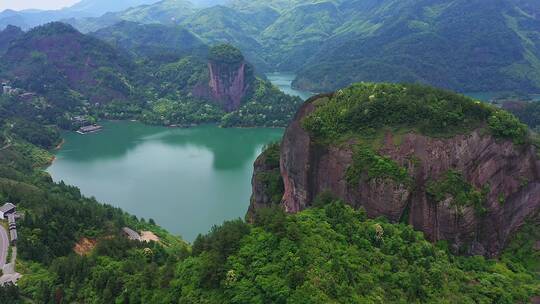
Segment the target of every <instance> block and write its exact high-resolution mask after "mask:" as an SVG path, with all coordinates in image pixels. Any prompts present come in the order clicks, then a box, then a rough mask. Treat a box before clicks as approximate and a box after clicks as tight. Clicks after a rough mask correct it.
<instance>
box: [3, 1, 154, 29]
mask: <svg viewBox="0 0 540 304" xmlns="http://www.w3.org/2000/svg"><path fill="white" fill-rule="evenodd" d="M157 1H158V0H114V1H111V0H81V1H80V2H78V3H76V4H74V5H72V6H70V7H67V8H63V9H59V10H23V11H14V10H5V11H3V12H0V29H3V28H5V27H6V26H7V25H15V26H18V27H21V28H23V29H29V28H31V27H34V26H37V25H41V24H44V23H47V22H52V21H58V20H62V19H69V18H83V17H98V16H101V15H103V14H105V13H108V12H118V11H123V10H125V9H127V8H130V7H135V6H140V5H145V4H152V3H155V2H157Z"/></svg>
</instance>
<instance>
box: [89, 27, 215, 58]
mask: <svg viewBox="0 0 540 304" xmlns="http://www.w3.org/2000/svg"><path fill="white" fill-rule="evenodd" d="M91 35H92V36H94V37H96V38H99V39H101V40H104V41H106V42H108V43H110V44H112V45H113V46H115V47H118V48H121V49H123V50H124V51H125V52H128V53H131V54H132V55H135V56H143V57H152V58H156V57H168V56H170V57H173V58H177V59H179V58H181V57H183V56H186V55H196V56H203V57H204V56H206V54H207V53H208V46H207V45H206V44H205V43H204V42H202V40H201V39H200V38H199V37H197V36H195V35H194V34H193V33H191V32H190V31H188V30H186V29H184V28H182V27H180V26H167V25H161V24H141V23H135V22H131V21H121V22H119V23H116V24H114V25H112V26H109V27H106V28H103V29H101V30H99V31H97V32H93V33H91ZM164 60H165V59H164Z"/></svg>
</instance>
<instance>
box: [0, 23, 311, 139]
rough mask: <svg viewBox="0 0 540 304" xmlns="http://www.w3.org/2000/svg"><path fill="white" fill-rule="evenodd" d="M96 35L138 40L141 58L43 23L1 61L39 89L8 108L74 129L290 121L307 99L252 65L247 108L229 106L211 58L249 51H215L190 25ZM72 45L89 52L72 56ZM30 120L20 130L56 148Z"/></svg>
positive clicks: (12, 75) (235, 59) (23, 85)
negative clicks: (132, 122)
mask: <svg viewBox="0 0 540 304" xmlns="http://www.w3.org/2000/svg"><path fill="white" fill-rule="evenodd" d="M177 30H179V31H177ZM94 35H95V36H98V37H101V38H103V39H105V40H107V41H109V42H111V43H113V44H114V45H115V46H118V47H120V48H127V47H133V48H134V50H133V51H134V52H135V54H134V56H136V60H133V58H131V57H130V56H126V53H125V51H124V50H121V49H117V48H114V47H112V46H111V45H108V44H106V43H104V42H102V41H100V40H98V39H96V38H93V37H90V36H87V35H83V34H81V33H79V32H77V31H76V30H75V29H73V28H72V27H70V26H69V25H65V24H62V23H50V24H47V25H44V26H40V27H37V28H35V29H33V30H31V31H29V32H28V33H26V34H24V35H23V36H22V37H20V39H18V40H16V41H13V45H12V47H10V48H8V50H7V52H6V54H4V55H3V56H2V60H0V77H2V78H4V77H5V78H6V79H12V80H13V86H15V87H17V88H20V89H23V90H26V91H30V92H35V93H37V94H38V96H37V97H34V98H32V100H29V101H28V100H25V101H24V102H21V100H20V99H19V98H17V97H13V98H11V99H10V100H9V101H6V102H5V104H9V107H7V106H6V108H7V110H9V111H10V112H12V113H17V115H23V114H24V116H25V118H28V120H30V121H32V120H33V119H34V118H38V117H39V118H40V119H39V120H40V121H39V124H37V125H38V126H39V125H41V124H47V125H58V126H60V127H61V128H64V129H68V130H72V129H76V128H78V127H80V126H79V125H78V124H77V123H76V122H74V121H72V118H73V117H76V116H84V117H87V118H88V119H89V121H96V120H97V119H99V118H104V119H137V120H140V121H143V122H146V123H150V124H159V125H167V126H168V125H178V126H191V125H193V124H202V123H218V124H221V125H222V126H225V127H253V126H269V127H284V126H286V125H287V124H288V122H289V121H290V119H291V118H292V115H294V113H295V112H296V110H297V109H298V107H299V106H300V104H301V103H302V101H301V100H300V99H299V98H296V97H291V96H288V95H285V94H284V93H282V92H281V91H279V90H278V89H277V88H275V87H274V86H273V85H272V84H270V83H269V82H268V81H265V80H262V79H259V78H256V77H255V76H254V73H253V68H252V66H251V65H250V64H247V65H246V67H247V68H246V75H245V76H246V78H245V81H246V82H247V85H248V88H249V90H248V92H247V95H246V96H245V97H244V100H243V101H242V107H241V108H240V109H239V110H237V111H235V112H233V113H225V111H223V109H221V108H220V107H219V104H218V103H216V102H214V101H212V100H211V99H212V98H211V97H209V96H206V95H208V94H209V93H208V91H209V90H210V89H209V88H208V83H209V71H208V65H207V63H208V60H210V61H215V62H217V63H220V64H226V65H227V64H233V65H235V64H238V63H241V62H244V57H243V55H242V53H241V52H240V50H239V49H237V48H235V47H233V46H232V45H229V44H220V45H217V46H215V47H213V48H211V49H210V54H208V50H207V47H206V46H205V45H204V44H203V43H202V42H201V41H200V40H199V39H198V38H197V37H195V36H194V35H193V34H191V33H189V32H188V31H187V30H185V29H181V30H180V29H177V28H173V29H171V28H169V27H166V26H160V25H148V26H145V25H139V24H136V23H133V22H123V23H121V24H117V25H115V26H112V27H110V28H107V29H104V30H102V31H100V32H98V33H95V34H94ZM160 37H161V38H160ZM169 38H170V39H169ZM160 39H163V40H166V41H160ZM44 45H51V47H44ZM160 45H161V46H160ZM71 49H82V50H84V51H82V52H79V53H77V54H75V55H72V54H71V53H70V50H71ZM87 60H90V61H91V62H92V65H89V66H88V64H87ZM86 66H88V68H85V67H86ZM205 96H206V97H205ZM24 123H25V124H26V125H21V126H20V127H19V128H16V129H17V130H19V131H18V132H19V133H20V134H19V135H20V136H26V137H27V138H26V139H27V140H28V141H32V142H35V143H37V144H38V145H40V146H42V147H46V148H49V146H50V144H51V143H50V142H44V140H47V138H48V137H52V135H51V136H44V138H29V137H30V136H34V137H35V136H36V135H39V134H40V133H36V132H33V131H32V129H36V126H35V125H34V126H31V124H30V123H27V122H24ZM50 130H51V131H53V130H54V129H53V128H50ZM23 133H24V134H23ZM38 141H43V142H39V143H38Z"/></svg>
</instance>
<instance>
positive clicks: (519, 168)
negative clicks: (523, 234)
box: [251, 94, 540, 256]
mask: <svg viewBox="0 0 540 304" xmlns="http://www.w3.org/2000/svg"><path fill="white" fill-rule="evenodd" d="M332 96H333V95H321V96H316V97H314V98H312V99H311V100H309V101H307V102H306V103H305V105H304V106H303V107H302V108H301V109H300V110H299V112H298V113H297V115H296V118H295V119H294V121H293V122H292V123H291V124H290V126H289V127H288V128H287V130H286V132H285V135H284V138H283V142H282V145H281V156H280V158H281V159H280V170H281V176H282V179H283V182H284V192H283V198H282V201H281V205H282V207H283V208H284V209H285V210H286V211H287V212H292V213H294V212H298V211H301V210H303V209H305V208H308V207H310V206H311V205H312V204H313V201H314V200H315V199H316V198H317V197H318V196H319V195H320V194H322V193H325V192H330V193H332V195H334V196H335V197H336V198H339V199H341V200H343V201H345V202H347V203H349V204H351V205H352V206H354V207H356V208H360V207H362V208H364V209H365V210H366V211H367V214H368V215H369V216H370V217H378V216H385V217H386V218H388V219H389V220H390V221H393V222H398V221H403V222H407V223H409V224H411V225H412V226H413V227H414V228H415V229H417V230H421V231H423V232H425V234H426V235H427V237H428V238H429V239H430V240H432V241H438V240H448V241H449V242H450V243H451V244H452V245H453V246H452V248H453V249H454V250H455V251H457V252H461V253H466V254H483V255H486V256H494V255H497V254H498V253H500V251H501V250H502V249H503V247H504V246H505V244H506V242H507V240H508V238H509V236H510V235H511V234H512V233H513V232H515V231H516V230H517V229H518V228H519V227H520V226H521V225H522V224H523V223H524V222H525V221H526V220H527V219H528V218H529V217H531V216H533V215H535V214H537V213H538V210H539V209H540V161H539V158H538V156H537V154H536V151H535V147H534V146H533V145H531V144H527V143H523V144H515V143H513V142H512V141H511V140H507V139H506V140H504V139H500V138H496V136H494V135H492V134H491V133H490V132H489V131H488V130H487V128H486V127H485V126H483V125H480V126H478V127H476V128H472V129H471V130H470V131H469V132H464V133H463V134H455V135H453V136H446V137H436V136H428V135H424V134H421V133H422V132H417V131H414V130H410V131H398V130H397V129H388V130H385V131H382V132H380V134H382V135H381V136H380V138H379V139H378V141H377V144H376V145H373V144H372V146H375V148H374V152H376V154H373V155H375V156H372V157H374V159H375V160H376V161H377V162H378V163H375V164H374V165H373V167H374V168H375V167H377V166H378V167H380V168H383V169H384V170H387V171H391V170H394V169H396V168H402V169H403V173H405V174H406V176H407V178H401V179H398V178H392V176H391V175H389V174H388V173H384V172H383V173H379V174H378V175H377V174H376V171H373V170H371V169H372V168H368V165H366V163H367V162H369V161H366V160H365V159H366V156H365V155H364V159H363V161H364V163H363V165H362V166H360V168H362V169H363V170H360V171H359V178H356V179H355V178H351V174H352V173H351V172H354V171H352V168H354V166H355V162H358V160H357V158H358V157H357V156H355V155H357V153H359V152H358V144H359V142H361V141H363V139H362V138H361V137H350V138H348V139H347V140H345V141H341V142H339V143H330V144H329V143H326V142H321V141H320V140H319V139H317V138H316V137H315V136H314V135H313V134H311V133H310V132H308V131H306V128H305V125H304V123H303V121H304V120H305V118H306V117H308V116H309V115H310V114H311V113H313V112H314V111H315V110H316V108H317V107H318V106H319V105H320V104H321V103H324V102H325V101H326V100H328V99H329V98H332ZM373 96H375V94H374V95H371V96H369V97H370V99H371V98H372V97H373ZM318 122H319V123H320V124H323V123H322V122H320V121H318ZM392 164H395V165H394V167H392ZM255 169H256V171H257V172H256V173H255V175H260V174H261V170H263V169H264V166H258V167H256V168H255ZM370 170H371V171H370ZM394 171H395V170H394ZM373 172H375V173H373ZM396 172H399V171H396ZM385 174H386V175H385ZM394 175H395V174H394ZM404 176H405V175H404ZM253 185H254V193H255V194H258V195H254V196H253V200H254V202H253V203H252V208H251V209H253V206H254V207H260V206H261V205H265V206H267V205H268V200H261V199H260V198H261V197H264V196H261V195H260V192H261V191H260V190H261V189H258V188H260V185H259V184H257V183H254V184H253Z"/></svg>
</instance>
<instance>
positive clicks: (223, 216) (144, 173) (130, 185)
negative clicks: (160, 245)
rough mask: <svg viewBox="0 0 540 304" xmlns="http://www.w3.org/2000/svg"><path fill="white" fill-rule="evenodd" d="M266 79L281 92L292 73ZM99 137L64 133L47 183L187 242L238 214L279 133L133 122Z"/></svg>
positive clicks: (114, 125)
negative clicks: (75, 190)
mask: <svg viewBox="0 0 540 304" xmlns="http://www.w3.org/2000/svg"><path fill="white" fill-rule="evenodd" d="M268 78H269V79H270V81H272V82H273V83H274V84H275V85H276V86H278V87H279V88H280V89H281V90H283V91H284V92H286V93H288V94H291V95H296V96H300V97H301V98H303V99H307V98H308V97H309V96H311V93H309V92H303V91H298V90H294V89H292V88H291V83H292V81H293V79H294V74H287V73H273V74H269V75H268ZM102 124H103V126H104V130H103V131H101V132H99V133H94V134H87V135H80V134H77V133H74V132H70V133H66V134H64V138H65V144H64V146H63V147H62V149H61V150H60V151H57V154H56V157H57V159H56V161H55V162H54V163H53V164H52V165H51V166H50V167H49V168H48V169H47V171H48V172H49V173H50V174H51V176H52V177H53V179H54V180H55V181H60V180H63V181H64V182H66V183H67V184H70V185H75V186H77V187H79V188H80V189H81V192H82V193H83V194H84V195H86V196H94V197H96V198H97V199H98V200H99V201H100V202H104V203H108V204H111V205H114V206H118V207H121V208H122V209H124V210H125V211H127V212H129V213H131V214H134V215H136V216H138V217H142V218H145V219H150V218H152V219H154V220H155V221H156V223H158V224H159V225H161V226H163V227H164V228H166V229H167V230H169V231H170V232H172V233H174V234H177V235H180V236H182V237H183V238H184V239H185V240H187V241H193V240H194V239H195V237H196V236H197V235H198V234H200V233H206V232H207V231H208V230H209V229H210V228H211V227H212V226H213V225H219V224H221V223H222V222H223V221H225V220H229V219H235V218H239V217H242V218H243V217H244V215H245V213H246V211H247V208H248V206H249V197H250V195H251V175H252V173H253V162H254V161H255V159H256V158H257V156H258V155H259V154H260V152H261V151H262V148H263V146H264V145H266V144H268V143H271V142H275V141H278V140H280V139H281V137H282V135H283V130H282V129H268V128H253V129H221V128H218V127H216V126H200V127H195V128H190V129H169V128H165V127H155V126H148V125H144V124H141V123H138V122H103V123H102Z"/></svg>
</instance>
